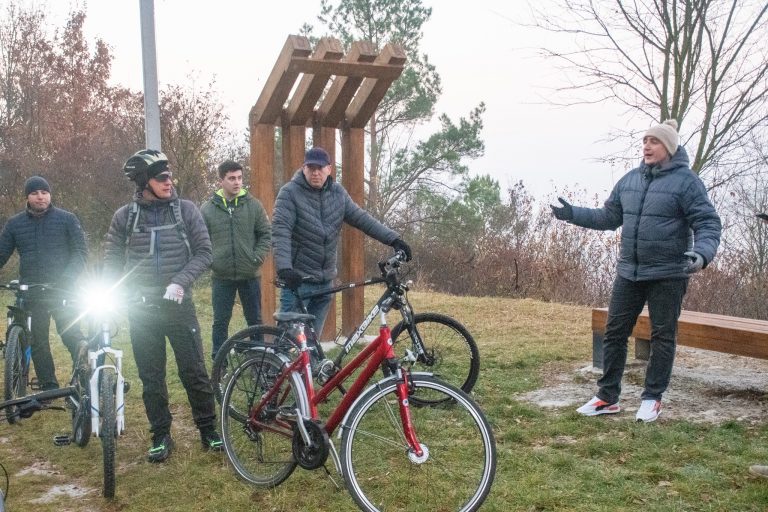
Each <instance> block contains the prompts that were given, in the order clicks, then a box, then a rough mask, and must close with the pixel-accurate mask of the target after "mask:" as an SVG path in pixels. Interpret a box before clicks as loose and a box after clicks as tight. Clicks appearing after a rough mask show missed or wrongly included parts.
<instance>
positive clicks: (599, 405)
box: [576, 396, 621, 416]
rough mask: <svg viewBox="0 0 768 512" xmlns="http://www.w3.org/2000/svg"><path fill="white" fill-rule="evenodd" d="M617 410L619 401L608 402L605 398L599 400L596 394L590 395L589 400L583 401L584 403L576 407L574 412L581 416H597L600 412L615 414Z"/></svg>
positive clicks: (619, 408)
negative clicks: (590, 398)
mask: <svg viewBox="0 0 768 512" xmlns="http://www.w3.org/2000/svg"><path fill="white" fill-rule="evenodd" d="M619 411H621V406H619V402H616V403H615V404H609V403H608V402H606V401H605V400H601V399H600V398H597V397H596V396H594V397H592V400H590V401H589V402H587V403H585V404H584V405H582V406H581V407H579V408H578V409H576V412H577V413H579V414H581V415H583V416H598V415H600V414H616V413H617V412H619Z"/></svg>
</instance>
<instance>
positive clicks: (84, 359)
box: [67, 351, 92, 448]
mask: <svg viewBox="0 0 768 512" xmlns="http://www.w3.org/2000/svg"><path fill="white" fill-rule="evenodd" d="M75 364H76V367H75V369H74V374H73V376H72V381H71V385H72V386H73V387H74V388H75V390H76V391H77V393H76V395H75V396H73V397H71V398H69V399H67V402H68V404H69V405H70V407H71V409H72V410H71V415H72V441H73V442H74V443H75V444H76V445H77V446H79V447H81V448H84V447H86V446H88V442H89V441H90V439H91V433H92V431H91V397H90V395H91V386H90V377H91V369H90V367H89V366H88V353H87V352H86V351H82V352H81V353H80V355H79V357H78V361H77V362H76V363H75Z"/></svg>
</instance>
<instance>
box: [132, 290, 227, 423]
mask: <svg viewBox="0 0 768 512" xmlns="http://www.w3.org/2000/svg"><path fill="white" fill-rule="evenodd" d="M129 321H130V332H131V345H132V346H133V356H134V358H135V359H136V367H137V368H138V370H139V378H140V379H141V383H142V384H143V386H144V393H143V394H142V398H143V399H144V408H145V409H146V412H147V419H149V424H150V427H151V431H152V433H153V434H154V436H155V437H157V436H160V435H162V434H165V433H169V432H170V431H171V422H172V420H173V417H172V416H171V411H170V409H169V407H168V386H167V385H166V382H165V362H166V353H165V339H166V338H168V341H169V342H170V344H171V348H172V349H173V353H174V355H175V357H176V366H177V368H178V372H179V378H180V379H181V383H182V384H183V385H184V389H185V390H186V391H187V399H188V400H189V405H190V406H191V407H192V417H193V418H194V420H195V425H196V426H197V428H199V429H206V428H211V427H213V425H214V423H215V421H216V411H215V408H214V398H213V390H212V388H211V381H210V380H209V378H208V373H207V371H206V369H205V356H204V355H203V342H202V339H201V338H200V324H199V323H198V321H197V316H196V315H195V306H194V303H193V302H192V301H191V300H185V301H184V302H183V303H182V304H180V305H179V304H176V303H174V302H171V301H163V303H162V304H161V305H160V308H159V309H154V308H137V309H136V310H135V311H134V312H132V313H131V315H130V318H129Z"/></svg>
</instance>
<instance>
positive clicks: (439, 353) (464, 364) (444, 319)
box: [392, 313, 480, 405]
mask: <svg viewBox="0 0 768 512" xmlns="http://www.w3.org/2000/svg"><path fill="white" fill-rule="evenodd" d="M413 325H414V329H415V330H416V333H417V335H418V336H419V338H420V339H421V343H422V344H423V345H424V352H425V355H424V356H420V355H419V353H420V352H421V351H420V350H419V349H418V347H417V346H416V344H417V343H418V342H417V341H416V340H415V339H414V337H413V335H412V334H411V331H410V330H409V329H408V328H407V327H406V325H405V322H404V321H400V322H399V323H398V324H397V325H396V326H395V328H394V329H392V340H393V341H394V342H395V343H396V344H397V343H400V344H403V343H407V341H410V346H409V348H410V349H411V350H413V352H414V355H416V356H417V360H416V361H415V362H414V363H412V366H411V368H412V370H413V371H414V372H428V373H433V374H435V375H436V376H437V377H439V378H440V379H441V380H443V381H445V382H447V383H448V384H451V385H453V386H456V387H457V388H459V389H461V390H462V391H464V392H465V393H470V392H471V391H472V388H474V387H475V383H477V378H478V377H479V375H480V352H479V350H478V348H477V343H476V342H475V339H474V338H473V337H472V335H471V334H470V333H469V331H468V330H467V328H466V327H464V326H463V325H462V324H461V323H460V322H458V321H457V320H455V319H453V318H451V317H449V316H446V315H441V314H439V313H419V314H417V315H414V316H413ZM413 400H414V401H415V402H416V403H417V404H419V405H434V402H432V401H430V400H424V399H421V398H419V397H413Z"/></svg>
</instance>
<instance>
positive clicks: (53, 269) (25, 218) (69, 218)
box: [0, 206, 88, 287]
mask: <svg viewBox="0 0 768 512" xmlns="http://www.w3.org/2000/svg"><path fill="white" fill-rule="evenodd" d="M14 249H15V250H17V251H18V252H19V275H20V277H21V280H22V282H26V283H53V284H56V285H58V286H61V287H69V286H71V285H72V284H73V283H74V281H75V280H76V279H77V278H78V276H79V275H80V274H81V273H82V272H83V270H84V269H85V264H86V261H87V259H88V247H87V246H86V243H85V234H84V233H83V228H82V227H80V221H78V220H77V217H75V215H74V214H72V213H70V212H68V211H66V210H62V209H61V208H56V207H55V206H50V207H49V208H48V209H47V210H46V211H45V212H44V213H43V214H42V215H40V216H35V215H32V214H31V213H29V211H23V212H21V213H18V214H16V215H14V216H13V217H11V218H10V219H8V222H7V223H6V224H5V227H4V228H3V232H2V233H1V234H0V267H2V266H3V265H5V263H6V262H7V261H8V258H10V257H11V254H13V251H14Z"/></svg>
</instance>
